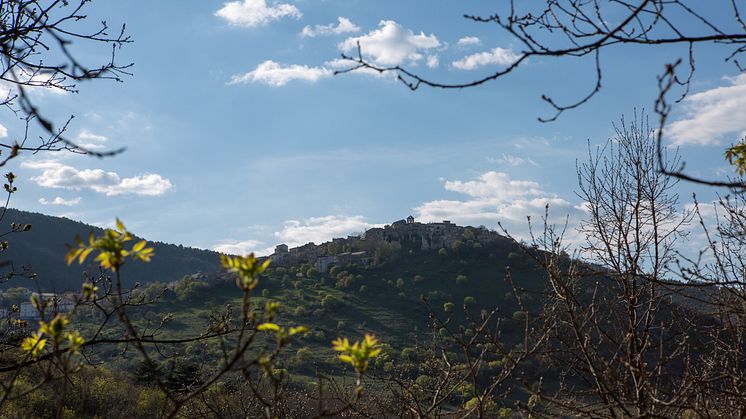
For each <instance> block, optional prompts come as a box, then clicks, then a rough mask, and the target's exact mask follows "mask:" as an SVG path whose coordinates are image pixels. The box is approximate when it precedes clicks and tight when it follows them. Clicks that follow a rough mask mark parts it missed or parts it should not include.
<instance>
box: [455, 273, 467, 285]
mask: <svg viewBox="0 0 746 419" xmlns="http://www.w3.org/2000/svg"><path fill="white" fill-rule="evenodd" d="M468 281H469V278H467V277H466V275H458V276H456V283H457V284H459V285H461V284H465V283H466V282H468Z"/></svg>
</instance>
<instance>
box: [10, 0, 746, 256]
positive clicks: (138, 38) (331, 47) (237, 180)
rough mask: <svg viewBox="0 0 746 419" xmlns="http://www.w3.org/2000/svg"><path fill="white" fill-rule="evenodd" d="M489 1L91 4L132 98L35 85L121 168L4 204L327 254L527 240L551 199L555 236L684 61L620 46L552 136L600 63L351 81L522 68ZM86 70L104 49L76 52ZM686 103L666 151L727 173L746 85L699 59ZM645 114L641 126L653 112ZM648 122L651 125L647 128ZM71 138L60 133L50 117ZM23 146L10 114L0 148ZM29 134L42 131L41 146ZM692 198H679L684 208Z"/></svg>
mask: <svg viewBox="0 0 746 419" xmlns="http://www.w3.org/2000/svg"><path fill="white" fill-rule="evenodd" d="M494 4H495V3H494V2H490V1H469V2H456V1H445V0H427V1H425V0H418V1H409V2H399V1H393V0H380V1H379V0H377V1H370V0H369V1H362V0H315V1H312V0H279V1H272V0H238V1H229V2H225V0H222V1H211V0H204V1H198V2H197V1H192V2H176V1H152V0H151V1H143V0H128V1H126V2H125V1H117V0H96V1H94V2H92V3H91V4H90V5H89V6H87V13H88V15H89V16H88V23H86V25H89V26H88V27H92V26H90V25H94V24H95V22H97V21H100V20H106V21H107V23H108V24H109V25H111V26H118V25H121V24H124V23H126V31H127V33H128V34H129V35H131V36H132V39H133V41H134V42H133V43H131V44H128V45H126V46H124V47H123V48H122V49H121V50H118V51H117V54H118V60H119V61H120V63H127V62H132V63H134V66H133V67H132V73H133V75H132V76H128V77H124V79H123V83H117V82H112V81H105V80H101V81H95V82H84V83H81V84H79V85H78V93H63V92H59V91H52V90H50V89H35V91H33V92H32V95H33V98H34V100H35V101H36V102H37V103H38V104H39V106H40V107H41V108H42V110H43V111H44V112H46V114H47V116H49V117H52V118H53V119H54V120H55V121H60V122H64V121H65V120H66V119H67V118H68V117H69V116H71V115H74V116H75V117H74V119H73V120H72V122H71V123H70V125H69V128H68V135H69V137H70V138H72V139H74V140H76V141H78V142H79V143H80V144H82V145H86V146H88V147H91V148H95V149H100V150H106V149H114V148H118V147H126V151H125V152H124V153H122V154H120V155H117V156H115V157H112V158H105V159H98V158H91V157H86V156H79V155H73V154H70V153H39V154H36V155H31V154H27V155H23V154H22V155H21V156H20V157H19V158H17V159H15V160H14V161H12V162H11V163H10V164H9V165H8V166H7V168H8V169H9V170H12V171H14V172H15V173H16V174H17V175H18V180H17V184H18V188H19V193H17V194H16V195H15V196H14V197H13V200H12V202H11V207H15V208H19V209H22V210H28V211H35V212H41V213H45V214H51V215H58V216H65V217H68V218H71V219H74V220H79V221H83V222H86V223H90V224H94V225H98V226H110V225H112V224H113V222H114V219H115V217H120V218H121V219H122V220H123V221H124V222H125V224H127V226H128V227H129V229H130V230H132V231H133V232H135V233H136V234H138V235H140V236H143V237H146V238H148V239H150V240H158V241H164V242H170V243H178V244H183V245H186V246H193V247H199V248H206V249H215V250H219V251H223V252H230V253H247V252H250V251H256V252H259V253H262V254H266V253H268V252H271V249H272V248H273V247H274V246H275V245H276V244H279V243H287V244H288V245H290V246H291V247H292V246H296V245H300V244H304V243H307V242H310V241H313V242H316V243H320V242H322V241H325V240H329V239H331V238H332V237H339V236H345V235H347V234H354V233H358V232H361V231H364V230H365V229H367V228H370V227H373V226H377V225H383V224H388V223H391V222H393V221H396V220H399V219H402V218H405V217H407V216H408V215H410V214H411V215H413V216H414V217H415V218H416V219H417V220H418V221H422V222H431V221H441V220H445V219H447V220H451V221H454V222H456V223H458V224H462V225H475V226H478V225H484V226H487V227H488V228H493V229H495V228H497V225H498V222H500V223H501V224H502V225H503V226H505V227H506V228H507V229H508V231H509V232H510V233H512V234H514V235H516V236H517V237H525V236H526V234H527V228H526V216H528V215H531V216H533V217H534V219H536V217H539V216H540V215H541V214H543V212H544V207H545V205H546V204H547V203H549V204H550V209H551V214H552V220H553V221H557V222H562V220H565V219H569V221H570V224H571V225H575V224H576V223H577V222H578V221H579V220H580V219H582V217H583V214H584V213H583V209H582V200H581V199H580V198H578V196H577V194H576V190H577V175H576V162H577V161H578V160H580V161H581V162H582V161H583V159H584V158H587V155H588V147H589V145H590V146H591V147H595V146H597V145H599V144H602V143H604V142H605V141H606V140H607V139H609V138H610V137H611V136H612V135H613V132H614V131H613V126H612V124H613V123H615V122H618V121H620V118H622V117H625V118H626V119H627V120H630V119H633V118H634V115H635V113H637V115H640V114H642V113H643V110H650V109H652V108H653V104H654V100H655V98H656V95H657V90H656V75H658V74H659V73H660V72H661V71H662V69H663V66H664V64H666V63H668V62H671V61H673V60H675V59H676V58H677V57H679V56H681V55H682V54H686V50H684V49H682V47H680V46H665V47H657V48H656V49H644V48H621V47H620V48H612V49H610V50H608V51H605V53H604V56H603V65H604V81H603V90H602V91H601V92H600V93H599V94H598V95H597V96H596V97H594V98H593V99H592V100H591V101H590V102H589V103H587V104H586V105H584V106H582V107H580V108H579V109H576V110H573V111H570V112H567V113H565V114H563V115H562V116H561V117H560V118H559V119H558V120H557V121H555V122H551V123H542V122H539V121H538V119H537V118H538V117H547V116H551V115H552V111H551V109H550V108H549V107H548V106H547V105H546V104H545V103H544V102H542V100H541V95H542V94H548V95H551V96H552V97H553V98H555V99H557V100H559V101H561V102H571V101H573V100H576V99H578V98H579V97H582V96H583V95H584V94H585V93H586V92H587V90H588V89H591V88H592V86H593V83H594V79H593V77H594V69H593V63H592V61H589V60H588V59H581V60H574V59H573V60H571V59H538V58H537V59H531V60H528V61H527V62H525V63H524V64H522V65H521V67H520V68H519V69H518V70H517V71H515V72H514V73H513V74H510V75H509V76H507V77H505V78H502V79H500V80H497V81H495V82H491V83H488V84H485V85H483V86H481V87H478V88H473V89H464V90H439V89H431V88H424V87H423V88H421V89H419V90H417V91H414V92H413V91H410V90H409V89H408V88H407V87H406V86H404V85H403V84H401V83H400V82H398V81H397V80H396V79H395V77H392V75H391V74H383V75H381V74H377V73H372V72H365V71H359V72H354V73H348V74H342V75H334V71H335V70H338V69H342V68H345V66H346V65H347V64H346V63H344V62H342V60H340V57H341V54H342V53H355V52H356V48H357V44H358V42H359V43H360V45H361V46H362V48H363V51H364V54H365V55H366V57H367V58H368V59H369V60H370V61H372V62H374V63H377V64H380V65H386V66H388V65H402V66H405V67H406V68H408V69H411V70H413V71H415V72H417V73H418V74H422V75H424V76H427V77H428V78H431V79H434V80H439V81H446V82H464V81H469V80H472V79H475V78H479V77H480V76H484V75H487V74H490V73H492V72H494V71H496V70H499V69H500V68H504V66H506V65H508V64H510V63H511V62H512V60H514V59H515V58H516V56H517V54H518V53H519V52H520V45H518V44H517V43H516V42H515V40H514V39H512V38H511V37H510V36H508V35H507V34H505V33H504V32H500V31H499V30H498V28H496V27H495V26H494V25H488V24H480V23H475V22H471V21H468V20H466V19H464V18H463V17H462V16H463V14H464V13H469V14H489V13H492V12H494V10H493V7H495V6H494ZM73 48H74V52H75V53H76V54H78V55H79V56H80V57H81V58H82V59H84V61H88V62H91V63H97V62H100V61H102V60H103V59H106V57H107V56H108V54H109V53H110V51H109V49H108V48H106V47H104V46H102V45H96V44H90V43H76V44H74V45H73ZM697 53H698V56H697V57H698V69H697V73H696V75H695V77H694V79H693V82H692V86H691V93H690V95H689V96H688V97H687V99H685V100H684V101H683V102H682V103H680V104H678V105H677V106H676V108H675V112H674V115H673V118H672V119H671V121H670V124H669V126H668V127H667V129H666V131H665V132H666V144H667V145H668V146H670V147H679V150H680V154H681V155H682V157H683V159H684V161H686V163H687V170H688V171H689V173H692V174H695V175H701V176H706V177H717V176H720V177H722V176H724V174H730V173H731V171H732V169H731V168H729V167H728V165H727V164H726V162H725V161H724V160H723V157H722V153H723V149H724V147H726V146H727V145H728V144H730V143H732V142H734V141H735V140H737V139H738V138H740V136H742V135H743V134H744V133H745V132H746V94H745V93H746V74H739V72H738V70H737V68H735V67H734V66H733V64H732V63H726V62H724V61H723V58H724V56H725V55H724V50H723V49H720V47H712V48H702V49H700V50H698V51H697ZM648 114H650V112H648ZM651 120H652V121H653V123H655V115H651ZM58 123H59V122H58ZM21 135H23V126H22V125H21V123H20V121H18V119H17V117H16V116H14V115H13V114H12V113H9V112H7V111H5V112H4V113H0V137H4V139H5V140H12V139H14V138H19V136H21ZM36 135H38V133H36ZM692 192H698V193H700V194H703V195H704V196H705V200H706V199H711V195H712V191H711V190H708V189H703V188H697V187H694V186H692V185H690V184H687V185H681V186H680V188H679V193H680V194H681V197H682V206H683V205H686V204H687V203H688V202H690V201H691V194H692Z"/></svg>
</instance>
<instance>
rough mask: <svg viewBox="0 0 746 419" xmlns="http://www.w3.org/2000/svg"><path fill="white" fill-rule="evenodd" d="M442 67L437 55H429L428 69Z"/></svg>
mask: <svg viewBox="0 0 746 419" xmlns="http://www.w3.org/2000/svg"><path fill="white" fill-rule="evenodd" d="M439 65H440V59H439V58H438V56H437V55H428V56H427V66H428V68H437V67H438V66H439Z"/></svg>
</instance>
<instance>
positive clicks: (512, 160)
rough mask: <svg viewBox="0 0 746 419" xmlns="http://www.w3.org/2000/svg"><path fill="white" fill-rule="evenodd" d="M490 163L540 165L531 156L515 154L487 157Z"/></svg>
mask: <svg viewBox="0 0 746 419" xmlns="http://www.w3.org/2000/svg"><path fill="white" fill-rule="evenodd" d="M487 160H488V161H489V162H490V163H495V164H506V165H508V166H514V167H516V166H525V165H531V166H535V167H538V166H539V164H538V163H536V162H535V161H534V160H533V159H532V158H531V157H518V156H514V155H512V154H504V153H503V155H502V157H500V158H497V159H496V158H494V157H490V158H488V159H487Z"/></svg>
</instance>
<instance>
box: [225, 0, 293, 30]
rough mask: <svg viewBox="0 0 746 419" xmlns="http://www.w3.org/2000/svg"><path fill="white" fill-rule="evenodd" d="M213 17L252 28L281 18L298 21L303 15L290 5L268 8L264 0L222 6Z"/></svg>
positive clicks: (244, 1) (232, 2)
mask: <svg viewBox="0 0 746 419" xmlns="http://www.w3.org/2000/svg"><path fill="white" fill-rule="evenodd" d="M215 16H218V17H221V18H223V19H225V20H227V21H228V23H230V24H231V25H236V26H244V27H247V28H253V27H256V26H262V25H266V24H267V23H269V22H273V21H275V20H279V19H281V18H283V17H291V18H294V19H300V18H301V16H303V14H302V13H301V12H300V10H298V8H297V7H295V6H293V5H292V4H287V3H274V4H273V5H272V6H268V5H267V1H266V0H243V1H231V2H228V3H225V4H223V7H222V8H221V9H220V10H218V11H217V12H215Z"/></svg>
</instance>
